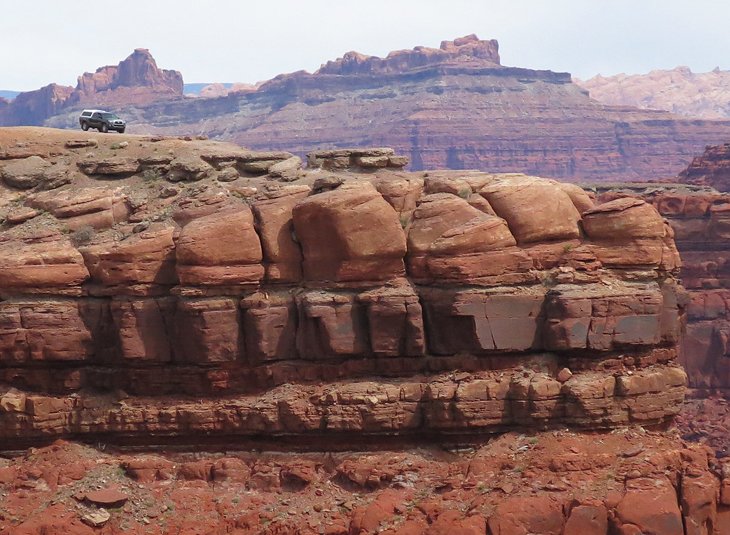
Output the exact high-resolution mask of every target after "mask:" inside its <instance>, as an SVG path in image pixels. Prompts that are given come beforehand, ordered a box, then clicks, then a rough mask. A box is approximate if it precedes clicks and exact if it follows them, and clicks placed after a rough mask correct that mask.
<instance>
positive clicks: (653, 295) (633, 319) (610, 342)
mask: <svg viewBox="0 0 730 535" xmlns="http://www.w3.org/2000/svg"><path fill="white" fill-rule="evenodd" d="M663 305H664V300H663V297H662V294H661V291H660V289H659V287H658V285H656V284H650V285H647V286H641V285H637V286H628V285H627V286H617V287H614V288H600V287H590V288H582V287H580V286H571V285H559V286H557V287H555V288H554V289H553V290H551V291H550V293H549V294H548V296H547V302H546V306H545V313H546V324H545V347H546V349H554V350H561V349H584V348H585V349H593V350H597V351H608V350H611V349H613V348H618V347H622V346H631V345H646V346H650V345H655V344H658V343H659V342H660V340H661V338H662V312H663Z"/></svg>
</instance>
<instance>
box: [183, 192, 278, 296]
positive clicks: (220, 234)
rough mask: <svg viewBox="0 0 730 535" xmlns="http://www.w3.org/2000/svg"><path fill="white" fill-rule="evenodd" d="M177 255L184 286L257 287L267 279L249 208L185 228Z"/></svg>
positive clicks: (227, 211) (231, 210) (206, 218)
mask: <svg viewBox="0 0 730 535" xmlns="http://www.w3.org/2000/svg"><path fill="white" fill-rule="evenodd" d="M175 253H176V259H177V272H178V276H179V278H180V283H181V284H183V285H189V286H226V285H234V284H236V285H241V284H248V285H256V284H258V283H259V282H260V281H261V280H262V279H263V277H264V267H263V265H262V263H261V262H262V260H263V255H262V251H261V242H260V241H259V237H258V235H257V234H256V230H255V229H254V221H253V214H252V212H251V209H250V208H249V207H248V206H246V205H237V206H234V207H230V208H227V209H224V210H220V211H218V212H216V213H213V214H210V215H207V216H203V217H200V218H198V219H195V220H193V221H191V222H190V223H188V224H187V225H185V226H184V227H183V229H182V231H181V232H180V237H179V238H178V240H177V248H176V250H175Z"/></svg>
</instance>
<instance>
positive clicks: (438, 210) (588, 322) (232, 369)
mask: <svg viewBox="0 0 730 535" xmlns="http://www.w3.org/2000/svg"><path fill="white" fill-rule="evenodd" d="M15 132H16V131H15V130H12V129H11V130H8V131H7V132H6V136H7V135H10V136H16V135H17V134H16V133H15ZM6 139H7V137H6ZM116 139H119V137H117V136H114V137H111V136H98V137H97V138H94V139H93V140H89V141H86V140H85V138H78V136H77V135H76V134H74V133H72V132H58V131H48V130H38V131H32V132H31V133H30V135H29V136H28V137H27V141H26V143H25V144H24V145H23V147H22V152H20V153H18V152H12V150H13V149H15V150H17V147H11V148H10V149H9V151H5V152H4V153H3V158H5V161H4V163H3V164H2V169H1V170H0V174H1V175H2V179H3V182H4V187H5V189H4V190H3V199H4V201H3V202H4V204H5V208H4V212H5V224H4V227H3V230H2V234H0V251H1V252H2V254H1V255H0V258H1V259H2V261H1V262H0V296H1V297H2V299H3V300H2V302H0V317H2V325H3V331H2V336H1V337H0V340H2V343H1V344H0V356H1V358H0V373H2V375H0V379H1V380H2V382H3V383H4V384H5V385H6V387H13V388H17V389H18V390H12V391H10V390H8V391H7V394H6V396H10V398H12V399H20V400H22V402H19V404H18V405H13V406H14V407H16V409H12V410H6V411H4V412H3V413H2V414H0V418H2V421H3V425H2V426H1V427H0V433H2V435H3V437H4V439H6V440H8V441H9V440H12V439H29V438H32V437H43V436H67V435H70V434H74V435H77V434H86V433H92V432H93V433H97V432H104V433H108V434H113V435H125V436H138V435H140V434H141V433H142V434H149V433H153V434H156V435H160V436H164V435H169V434H175V435H181V434H182V435H185V434H188V433H198V432H206V433H209V434H237V435H242V436H247V435H255V434H257V433H260V432H262V431H266V432H267V433H270V434H292V433H295V434H303V435H313V436H319V435H321V434H323V433H324V434H330V433H332V434H334V435H338V434H344V435H346V434H347V433H351V432H354V431H356V432H360V433H368V434H380V433H393V432H397V433H404V434H412V433H424V432H429V431H437V430H438V431H439V432H456V431H459V432H464V431H476V430H482V431H485V430H495V431H496V430H501V429H506V428H510V427H515V426H516V427H521V426H534V425H539V426H552V425H555V424H558V423H561V424H569V425H573V426H577V427H588V428H603V427H612V426H616V425H624V424H628V423H632V422H642V423H660V422H663V421H666V420H667V419H668V418H670V417H671V416H672V415H674V414H675V413H676V412H677V411H678V410H679V407H680V404H681V401H682V399H683V397H684V383H685V375H684V372H683V371H682V370H681V368H679V367H678V366H677V365H676V364H674V362H675V359H676V351H675V346H676V343H677V336H678V328H679V315H680V312H681V308H679V307H680V304H679V301H678V297H677V287H676V284H675V283H674V280H673V278H672V273H673V272H674V271H675V270H676V269H677V267H678V262H679V259H678V256H677V252H676V249H675V248H674V243H673V241H672V238H671V234H670V233H669V231H668V227H667V226H666V225H665V223H664V222H663V220H662V219H661V217H660V216H659V214H658V213H657V212H656V210H654V209H653V208H652V207H651V206H650V205H648V204H645V203H643V202H641V201H638V200H636V201H631V202H624V201H622V200H619V201H616V202H611V203H607V204H604V205H600V206H593V202H592V201H591V199H590V198H589V197H588V196H587V195H586V194H585V193H584V192H583V191H582V190H581V189H580V188H578V187H575V186H568V185H561V184H559V183H557V182H553V181H550V180H545V179H539V178H534V177H527V176H520V175H514V176H511V175H509V176H501V175H491V174H485V173H477V172H472V173H454V172H451V173H449V172H429V173H426V174H423V173H418V174H413V173H405V172H402V171H398V169H400V167H402V166H403V165H404V164H405V163H406V162H407V160H406V159H404V158H402V157H399V156H397V155H396V154H394V153H393V151H391V150H389V149H371V150H364V151H358V150H345V151H325V152H320V153H316V154H312V155H311V157H310V165H311V166H314V167H310V168H308V169H307V170H304V171H302V170H301V169H299V165H300V162H299V161H298V159H297V158H296V157H292V155H291V154H289V153H281V152H266V153H261V152H250V151H245V150H242V149H240V148H238V147H235V146H232V145H220V144H217V143H214V142H208V141H184V140H178V139H169V140H165V139H161V140H156V139H155V138H134V137H131V138H128V143H129V145H127V146H125V147H120V146H118V145H117V144H115V143H113V142H114V141H115V140H116ZM171 182H172V184H171ZM563 369H565V371H564V372H563V374H562V375H559V373H558V372H560V370H563ZM451 370H460V373H459V374H457V375H453V374H452V373H451ZM568 370H570V371H568ZM375 378H377V379H375ZM119 390H123V391H124V392H127V393H128V394H131V395H133V396H135V397H134V398H130V399H128V400H126V401H125V403H124V404H122V405H118V406H109V405H108V403H109V398H108V395H109V394H110V393H113V392H116V391H119ZM188 396H190V397H188ZM201 396H205V397H207V401H206V402H205V403H204V404H201V403H200V401H199V398H200V397H201ZM231 396H233V397H231ZM2 399H6V398H2ZM8 399H9V398H8ZM7 403H10V402H9V401H8V402H7ZM7 403H6V405H7ZM170 411H172V412H170ZM173 413H174V414H177V416H172V414H173ZM153 414H155V415H156V416H153ZM183 414H184V415H185V416H182V415H183Z"/></svg>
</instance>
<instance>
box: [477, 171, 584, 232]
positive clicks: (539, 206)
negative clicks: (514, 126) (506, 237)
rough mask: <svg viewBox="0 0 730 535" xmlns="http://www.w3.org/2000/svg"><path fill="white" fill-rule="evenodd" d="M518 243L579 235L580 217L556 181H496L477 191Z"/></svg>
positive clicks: (540, 179)
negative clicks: (502, 220) (504, 221)
mask: <svg viewBox="0 0 730 535" xmlns="http://www.w3.org/2000/svg"><path fill="white" fill-rule="evenodd" d="M480 193H481V195H483V196H484V197H486V199H487V200H488V201H489V204H490V205H491V206H492V208H493V209H494V211H495V212H496V213H497V215H498V216H499V217H501V218H502V219H504V220H506V221H507V224H508V225H509V229H510V231H511V232H512V234H513V235H514V237H515V238H516V239H517V242H518V243H520V244H523V243H533V242H537V241H547V240H556V239H563V240H567V239H572V238H578V237H579V236H580V230H579V228H578V221H580V214H579V213H578V210H577V209H576V207H575V205H574V204H573V201H572V199H571V197H570V196H569V195H568V193H566V192H565V191H564V190H563V189H562V188H561V187H560V186H559V185H558V183H557V182H555V181H552V180H545V179H542V178H535V177H527V176H523V177H514V178H509V179H504V180H500V179H496V180H495V181H494V182H492V183H490V184H488V185H486V186H485V187H484V188H482V189H481V190H480Z"/></svg>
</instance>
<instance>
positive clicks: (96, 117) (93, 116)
mask: <svg viewBox="0 0 730 535" xmlns="http://www.w3.org/2000/svg"><path fill="white" fill-rule="evenodd" d="M91 117H92V118H94V119H98V118H99V114H98V113H95V114H93V115H92V116H91Z"/></svg>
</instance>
